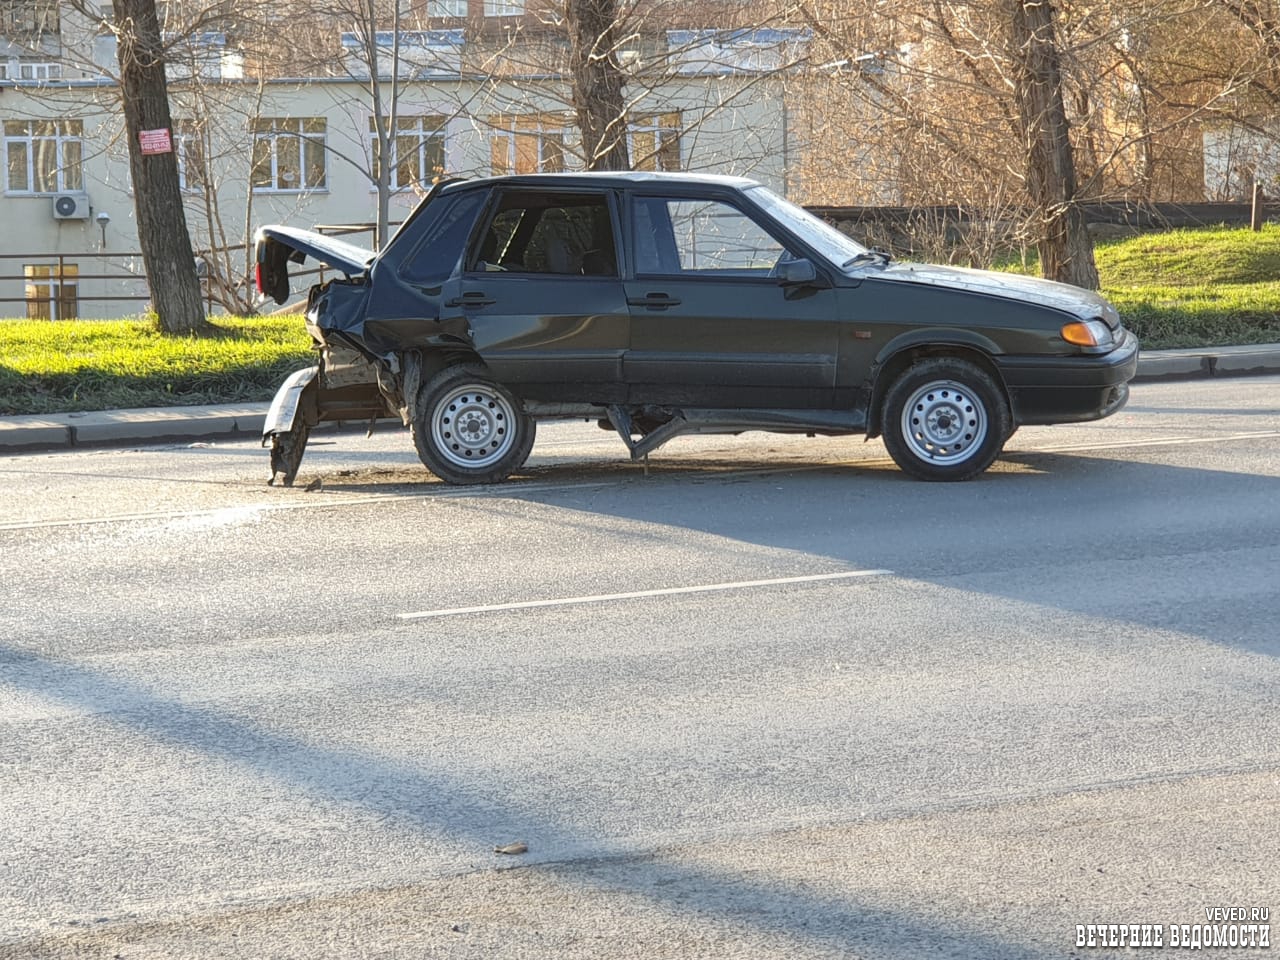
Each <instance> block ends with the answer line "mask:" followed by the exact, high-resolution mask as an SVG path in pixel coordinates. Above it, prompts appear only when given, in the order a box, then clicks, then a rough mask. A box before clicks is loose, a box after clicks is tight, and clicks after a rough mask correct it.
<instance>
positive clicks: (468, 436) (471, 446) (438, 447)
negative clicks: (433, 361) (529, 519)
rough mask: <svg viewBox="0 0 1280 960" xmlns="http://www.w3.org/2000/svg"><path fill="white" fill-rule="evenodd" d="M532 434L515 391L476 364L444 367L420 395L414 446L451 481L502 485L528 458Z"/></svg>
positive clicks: (532, 427)
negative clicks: (512, 391)
mask: <svg viewBox="0 0 1280 960" xmlns="http://www.w3.org/2000/svg"><path fill="white" fill-rule="evenodd" d="M534 432H535V425H534V422H533V420H532V419H531V418H530V417H529V416H528V415H526V414H525V413H524V412H523V411H522V410H521V409H520V402H519V401H518V400H517V399H516V398H515V396H514V395H513V394H512V393H511V391H509V390H508V389H507V388H506V387H504V386H502V385H501V384H498V383H494V382H493V380H492V379H490V378H489V375H488V373H487V372H486V371H485V370H484V368H483V367H481V366H479V365H478V364H470V363H464V364H455V365H453V366H449V367H445V368H444V369H443V370H441V371H440V372H439V373H437V374H436V375H435V376H434V377H432V378H431V379H430V380H428V381H427V382H426V383H425V384H423V386H422V389H421V391H420V392H419V394H418V406H417V415H416V416H415V417H414V421H413V442H414V446H416V447H417V448H418V456H419V457H420V458H421V460H422V462H423V463H424V464H426V465H427V468H428V469H429V470H430V471H431V472H432V473H434V474H435V475H436V476H437V477H439V478H440V479H441V480H444V481H445V482H447V483H457V484H470V483H500V482H501V481H503V480H505V479H506V478H507V477H509V476H510V475H511V474H512V473H513V472H515V471H516V470H518V469H520V467H521V466H523V464H524V462H525V460H527V459H528V458H529V451H530V450H531V449H533V437H534Z"/></svg>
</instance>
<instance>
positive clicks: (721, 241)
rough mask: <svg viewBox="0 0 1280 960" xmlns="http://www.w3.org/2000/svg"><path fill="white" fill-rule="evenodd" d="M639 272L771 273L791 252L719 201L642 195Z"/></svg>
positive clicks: (637, 207) (638, 223) (638, 206)
mask: <svg viewBox="0 0 1280 960" xmlns="http://www.w3.org/2000/svg"><path fill="white" fill-rule="evenodd" d="M635 212H636V216H635V232H636V241H635V256H636V273H638V274H668V275H669V274H692V275H696V276H731V277H768V276H769V274H770V272H771V271H772V270H773V268H774V265H775V264H777V263H778V261H779V260H782V259H787V258H789V257H790V256H791V254H789V253H788V252H787V250H786V248H785V247H784V246H783V245H782V244H781V243H779V242H778V241H777V240H775V239H774V238H773V237H772V236H771V235H770V234H769V233H768V231H766V230H765V229H764V228H763V227H761V226H760V225H759V224H758V223H756V222H755V221H754V220H752V219H751V218H750V217H748V216H747V215H746V214H744V213H743V212H742V211H741V210H739V209H738V208H737V207H734V206H731V205H730V204H727V203H723V202H721V201H719V200H675V199H663V198H658V197H639V198H637V199H636V203H635Z"/></svg>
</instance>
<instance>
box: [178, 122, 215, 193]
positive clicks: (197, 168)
mask: <svg viewBox="0 0 1280 960" xmlns="http://www.w3.org/2000/svg"><path fill="white" fill-rule="evenodd" d="M173 152H174V154H175V155H176V156H177V158H178V184H179V186H180V187H181V188H182V189H183V190H184V191H189V192H192V193H199V192H200V191H201V190H203V189H204V188H205V187H206V186H208V184H209V177H208V173H207V171H206V169H205V160H204V158H205V151H204V131H203V130H201V128H200V127H199V126H197V125H196V122H195V121H194V120H175V121H174V122H173Z"/></svg>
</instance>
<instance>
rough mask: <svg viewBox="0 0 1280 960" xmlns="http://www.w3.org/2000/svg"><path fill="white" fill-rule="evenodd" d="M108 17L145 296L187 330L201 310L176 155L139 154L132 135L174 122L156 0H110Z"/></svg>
mask: <svg viewBox="0 0 1280 960" xmlns="http://www.w3.org/2000/svg"><path fill="white" fill-rule="evenodd" d="M115 17H116V23H117V24H119V26H120V34H119V43H118V46H117V53H118V57H119V60H120V87H121V93H122V96H123V99H124V119H125V131H126V135H127V138H128V141H129V170H130V172H131V173H132V175H133V203H134V210H135V212H136V214H137V221H138V242H139V244H140V245H141V247H142V264H143V269H144V270H145V271H146V274H147V286H148V287H149V288H150V290H151V303H152V306H153V307H154V308H155V311H156V314H157V315H158V316H159V317H160V326H161V327H162V328H163V329H164V330H165V331H166V332H168V333H190V332H192V331H194V330H197V329H199V328H200V327H202V326H204V324H205V320H206V317H205V310H204V303H203V302H202V301H201V298H200V281H199V279H198V278H197V277H196V264H195V256H194V254H193V253H192V250H191V236H190V234H189V233H188V232H187V217H186V213H185V211H184V210H183V208H182V190H181V187H180V185H179V182H178V158H177V155H176V154H175V153H172V152H170V153H158V154H150V155H143V153H142V147H141V145H140V143H139V141H138V133H139V131H142V130H169V131H172V129H173V121H172V118H171V117H170V115H169V88H168V84H167V83H166V81H165V75H164V59H165V58H164V47H163V44H162V41H161V37H160V21H159V17H158V16H157V14H156V4H155V0H116V4H115Z"/></svg>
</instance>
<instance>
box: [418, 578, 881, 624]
mask: <svg viewBox="0 0 1280 960" xmlns="http://www.w3.org/2000/svg"><path fill="white" fill-rule="evenodd" d="M892 575H893V571H892V570H842V571H841V572H840V573H811V574H806V575H804V576H799V577H775V578H773V579H770V580H734V581H730V582H728V583H700V584H697V585H695V586H690V587H662V588H660V589H658V590H633V591H631V592H630V593H595V594H588V595H587V596H583V597H556V598H554V599H551V600H522V601H519V602H517V603H491V604H486V605H485V606H481V607H448V608H446V609H443V610H420V611H418V612H416V613H401V614H398V616H399V617H400V619H401V620H427V619H430V618H433V617H456V616H460V615H462V614H466V613H497V612H499V611H503V610H531V609H535V608H538V607H569V606H574V605H577V604H583V603H608V602H610V601H612V600H642V599H645V598H647V597H672V596H677V595H680V594H686V593H715V592H716V591H720V590H747V589H750V588H751V587H776V586H782V585H784V584H790V583H817V582H819V581H823V580H852V579H854V578H857V577H887V576H892Z"/></svg>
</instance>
